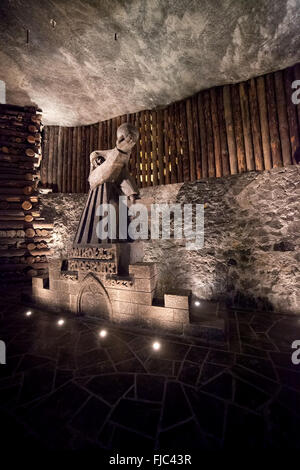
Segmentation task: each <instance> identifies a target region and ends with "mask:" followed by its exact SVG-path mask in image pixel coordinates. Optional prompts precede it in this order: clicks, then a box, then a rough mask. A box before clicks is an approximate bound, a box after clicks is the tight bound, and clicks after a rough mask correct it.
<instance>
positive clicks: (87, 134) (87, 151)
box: [84, 123, 103, 192]
mask: <svg viewBox="0 0 300 470" xmlns="http://www.w3.org/2000/svg"><path fill="white" fill-rule="evenodd" d="M99 124H100V123H99ZM102 131H103V127H102V126H101V132H102ZM98 136H99V134H98ZM102 138H103V134H102ZM100 148H101V147H100ZM84 154H85V165H84V181H85V186H84V187H85V192H88V190H89V183H88V177H89V174H90V126H86V129H85V151H84Z"/></svg>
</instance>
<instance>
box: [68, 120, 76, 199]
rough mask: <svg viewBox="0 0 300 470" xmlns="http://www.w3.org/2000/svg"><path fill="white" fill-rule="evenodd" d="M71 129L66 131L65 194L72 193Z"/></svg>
mask: <svg viewBox="0 0 300 470" xmlns="http://www.w3.org/2000/svg"><path fill="white" fill-rule="evenodd" d="M73 130H74V128H73V127H69V129H68V156H67V161H68V168H67V189H66V190H67V192H68V193H71V192H72V171H73V160H72V153H73V152H72V148H73Z"/></svg>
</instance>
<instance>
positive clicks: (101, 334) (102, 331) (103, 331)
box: [99, 330, 107, 338]
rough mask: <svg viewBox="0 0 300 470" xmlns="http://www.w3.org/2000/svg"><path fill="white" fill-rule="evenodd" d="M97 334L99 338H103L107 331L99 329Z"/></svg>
mask: <svg viewBox="0 0 300 470" xmlns="http://www.w3.org/2000/svg"><path fill="white" fill-rule="evenodd" d="M99 336H100V338H105V336H107V331H106V330H100V331H99Z"/></svg>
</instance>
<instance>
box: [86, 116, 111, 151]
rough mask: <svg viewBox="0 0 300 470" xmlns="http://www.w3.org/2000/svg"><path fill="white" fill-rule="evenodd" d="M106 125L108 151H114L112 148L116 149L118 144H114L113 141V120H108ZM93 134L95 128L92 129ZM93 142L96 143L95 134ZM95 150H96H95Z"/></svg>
mask: <svg viewBox="0 0 300 470" xmlns="http://www.w3.org/2000/svg"><path fill="white" fill-rule="evenodd" d="M106 123H107V145H108V147H107V149H112V148H114V147H115V145H116V142H113V140H112V129H111V124H112V123H111V119H108V120H107V121H106ZM91 127H92V126H91ZM92 133H93V127H92ZM92 140H93V141H94V133H93V138H92ZM93 150H95V149H93Z"/></svg>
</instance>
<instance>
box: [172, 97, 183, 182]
mask: <svg viewBox="0 0 300 470" xmlns="http://www.w3.org/2000/svg"><path fill="white" fill-rule="evenodd" d="M174 110H175V111H174V112H175V125H174V129H175V133H176V134H175V143H176V155H177V181H178V182H179V183H181V182H182V181H183V162H182V130H181V125H180V108H179V103H175V105H174Z"/></svg>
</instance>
